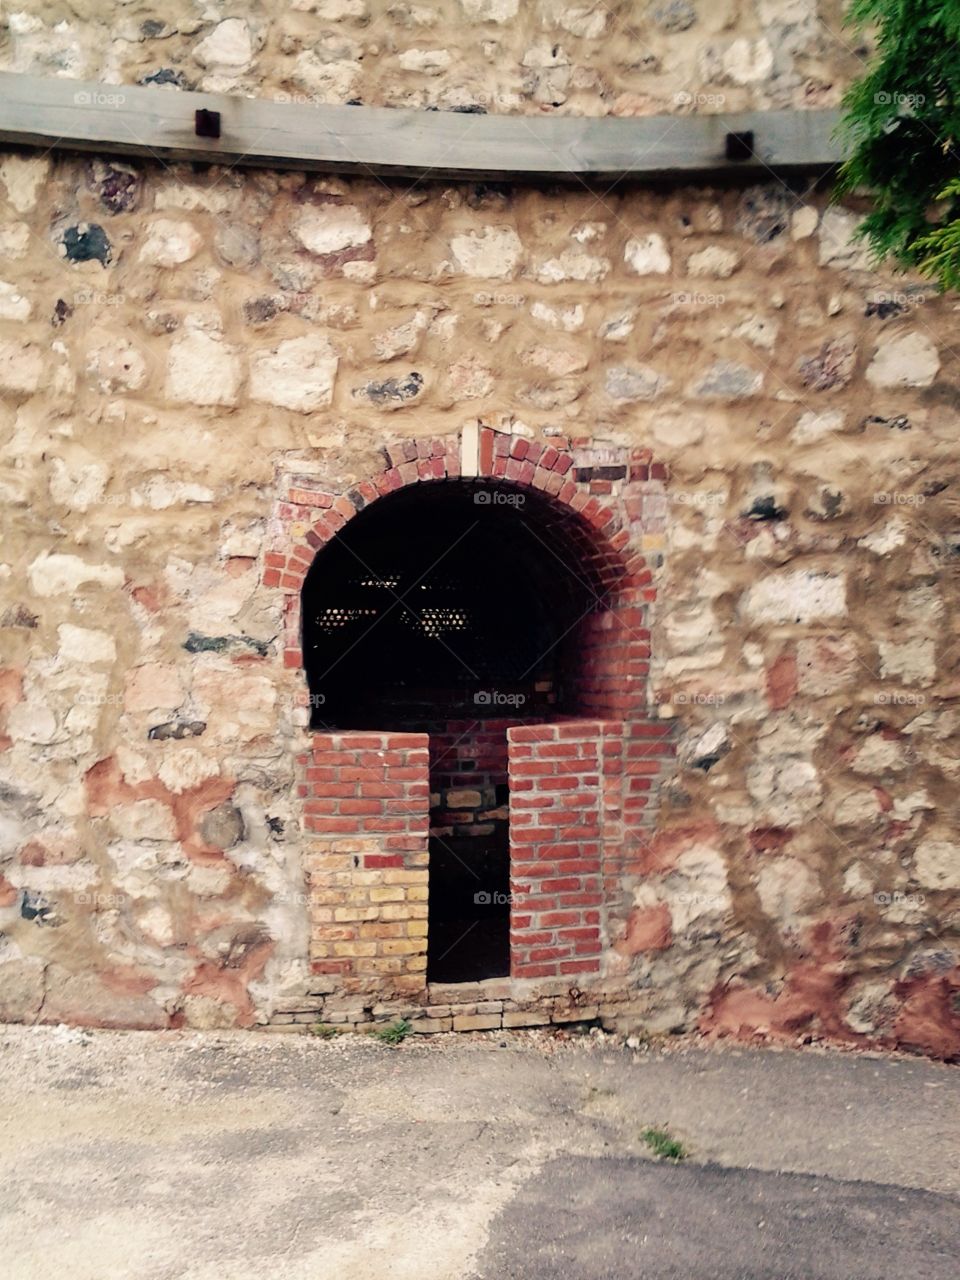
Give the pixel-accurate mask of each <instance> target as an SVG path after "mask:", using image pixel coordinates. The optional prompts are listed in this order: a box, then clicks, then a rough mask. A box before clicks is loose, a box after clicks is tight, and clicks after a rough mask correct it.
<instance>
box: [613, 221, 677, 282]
mask: <svg viewBox="0 0 960 1280" xmlns="http://www.w3.org/2000/svg"><path fill="white" fill-rule="evenodd" d="M623 260H624V262H625V263H626V264H627V266H628V267H629V268H630V270H631V271H634V272H636V274H637V275H638V276H649V275H665V274H666V272H668V271H669V270H670V254H669V252H668V250H667V244H666V241H665V240H664V238H663V236H662V235H660V234H659V233H658V232H656V231H653V232H651V234H650V235H648V236H643V237H642V238H641V239H637V240H628V241H627V244H626V247H625V249H624V251H623Z"/></svg>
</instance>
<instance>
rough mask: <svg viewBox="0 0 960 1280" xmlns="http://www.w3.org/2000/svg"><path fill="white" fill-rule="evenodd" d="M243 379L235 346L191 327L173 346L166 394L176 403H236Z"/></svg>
mask: <svg viewBox="0 0 960 1280" xmlns="http://www.w3.org/2000/svg"><path fill="white" fill-rule="evenodd" d="M240 378H241V366H240V358H239V356H238V354H237V352H236V349H235V348H234V347H232V346H230V345H229V344H228V343H225V342H222V341H221V340H220V339H219V338H213V337H211V336H210V335H209V334H206V333H199V332H197V331H196V330H192V331H190V332H189V333H184V334H182V335H181V336H180V337H178V338H177V339H176V340H175V341H174V343H173V345H172V346H171V348H170V358H169V363H168V365H167V390H166V393H167V397H168V399H170V400H173V401H174V402H175V403H178V404H184V403H189V404H198V405H213V404H221V405H234V404H236V402H237V393H238V391H239V389H240Z"/></svg>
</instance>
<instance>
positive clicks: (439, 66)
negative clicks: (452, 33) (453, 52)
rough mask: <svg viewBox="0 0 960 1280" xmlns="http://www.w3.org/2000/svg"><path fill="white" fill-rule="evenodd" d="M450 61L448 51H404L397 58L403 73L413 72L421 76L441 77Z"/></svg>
mask: <svg viewBox="0 0 960 1280" xmlns="http://www.w3.org/2000/svg"><path fill="white" fill-rule="evenodd" d="M451 61H452V58H451V56H450V51H449V50H448V49H405V50H404V51H403V53H401V54H399V56H398V57H397V62H398V63H399V64H400V66H401V67H402V68H403V70H404V71H414V72H416V73H417V74H418V75H422V76H439V75H442V74H443V72H444V71H446V69H447V68H448V67H449V66H450V63H451Z"/></svg>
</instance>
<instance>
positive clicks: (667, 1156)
mask: <svg viewBox="0 0 960 1280" xmlns="http://www.w3.org/2000/svg"><path fill="white" fill-rule="evenodd" d="M640 1137H641V1138H643V1140H644V1142H645V1143H646V1144H647V1146H648V1147H649V1148H650V1150H651V1151H652V1152H653V1153H654V1155H657V1156H660V1157H661V1159H663V1160H686V1158H687V1149H686V1147H685V1146H684V1145H683V1143H682V1142H680V1141H678V1140H677V1139H676V1138H672V1137H671V1136H670V1134H669V1133H667V1131H666V1129H644V1131H643V1133H641V1135H640Z"/></svg>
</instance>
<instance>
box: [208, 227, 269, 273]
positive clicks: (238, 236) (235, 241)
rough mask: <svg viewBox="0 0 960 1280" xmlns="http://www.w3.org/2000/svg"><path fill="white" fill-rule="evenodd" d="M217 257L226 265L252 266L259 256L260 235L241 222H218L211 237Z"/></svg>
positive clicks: (254, 229)
mask: <svg viewBox="0 0 960 1280" xmlns="http://www.w3.org/2000/svg"><path fill="white" fill-rule="evenodd" d="M213 247H214V249H215V250H216V253H217V257H218V258H219V259H220V261H221V262H222V263H223V264H224V265H225V266H228V267H252V266H253V265H254V263H255V262H257V261H258V259H259V257H260V236H259V234H258V232H257V230H256V228H254V227H250V226H247V224H246V223H243V222H229V223H226V224H219V225H218V226H217V230H216V233H215V235H214V237H213Z"/></svg>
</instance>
